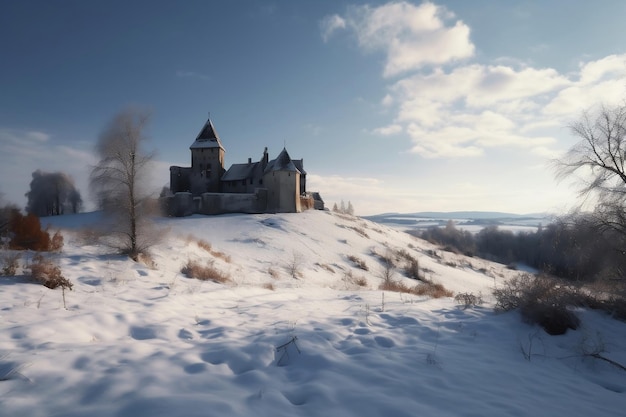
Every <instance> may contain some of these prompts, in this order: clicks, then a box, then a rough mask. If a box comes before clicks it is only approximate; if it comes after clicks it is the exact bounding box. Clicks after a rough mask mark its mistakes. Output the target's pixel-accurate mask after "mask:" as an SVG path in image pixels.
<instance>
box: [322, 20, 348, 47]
mask: <svg viewBox="0 0 626 417" xmlns="http://www.w3.org/2000/svg"><path fill="white" fill-rule="evenodd" d="M345 28H346V21H345V20H344V19H343V18H342V17H341V16H339V15H336V14H335V15H332V16H326V17H325V18H324V19H322V21H321V22H320V30H321V31H322V39H323V40H324V42H328V40H329V39H330V37H331V36H332V35H333V33H335V32H336V31H337V30H341V29H345Z"/></svg>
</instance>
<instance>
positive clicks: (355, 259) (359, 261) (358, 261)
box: [347, 255, 369, 271]
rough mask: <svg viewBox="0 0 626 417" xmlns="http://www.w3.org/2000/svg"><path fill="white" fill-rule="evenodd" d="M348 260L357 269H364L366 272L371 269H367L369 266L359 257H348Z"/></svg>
mask: <svg viewBox="0 0 626 417" xmlns="http://www.w3.org/2000/svg"><path fill="white" fill-rule="evenodd" d="M347 258H348V260H349V261H350V262H352V263H353V264H354V265H355V266H356V267H357V268H359V269H362V270H364V271H369V268H368V267H367V264H366V263H365V261H364V260H363V259H361V258H359V257H357V256H354V255H348V256H347Z"/></svg>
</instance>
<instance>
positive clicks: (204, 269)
mask: <svg viewBox="0 0 626 417" xmlns="http://www.w3.org/2000/svg"><path fill="white" fill-rule="evenodd" d="M180 272H181V273H182V274H184V275H185V276H187V277H189V278H196V279H199V280H201V281H214V282H221V283H224V282H228V281H230V277H229V276H228V274H225V273H224V272H221V271H220V270H218V269H216V268H215V267H214V266H213V264H212V263H210V264H208V265H201V264H200V263H198V262H196V261H187V263H186V264H185V265H184V266H183V267H182V269H181V270H180Z"/></svg>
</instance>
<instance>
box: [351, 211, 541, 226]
mask: <svg viewBox="0 0 626 417" xmlns="http://www.w3.org/2000/svg"><path fill="white" fill-rule="evenodd" d="M363 218H365V219H367V220H371V221H374V222H377V223H382V224H387V225H395V226H400V227H402V228H408V229H423V228H426V227H430V226H442V225H445V224H446V223H447V221H448V220H454V221H455V222H456V223H457V224H458V225H459V226H462V227H470V226H471V227H472V228H477V227H478V228H480V227H485V226H489V225H498V226H502V227H508V228H512V229H517V228H520V227H521V228H534V227H537V225H539V224H544V225H545V224H547V223H550V222H551V221H552V216H550V215H549V214H547V213H532V214H515V213H503V212H497V211H449V212H439V211H422V212H417V213H383V214H376V215H372V216H363Z"/></svg>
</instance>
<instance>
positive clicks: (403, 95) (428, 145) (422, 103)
mask: <svg viewBox="0 0 626 417" xmlns="http://www.w3.org/2000/svg"><path fill="white" fill-rule="evenodd" d="M455 19H456V18H455V16H454V15H453V14H452V13H451V12H449V11H448V10H447V9H446V8H444V7H441V6H437V5H435V4H433V3H430V2H425V3H422V4H420V5H413V4H411V3H408V2H390V3H387V4H383V5H381V6H377V7H373V6H368V5H365V6H352V7H348V9H347V11H346V13H345V14H344V15H342V16H338V15H334V16H330V17H327V18H326V19H325V20H324V21H323V25H322V29H323V31H322V35H323V37H324V39H325V40H327V39H328V36H330V34H332V33H334V32H335V31H337V30H339V29H345V30H347V31H349V32H351V33H353V34H354V35H355V36H356V38H357V40H358V45H359V47H360V48H362V49H363V50H364V51H367V52H383V53H385V54H386V59H385V61H384V64H383V74H382V75H383V78H387V77H392V76H394V77H398V76H400V78H399V79H397V80H396V81H395V82H393V83H392V84H390V85H389V87H388V92H387V93H386V94H385V95H384V97H383V98H382V99H381V100H380V105H381V106H382V107H383V109H384V111H385V112H386V113H389V112H392V114H393V112H395V116H394V117H393V119H392V120H390V121H389V122H388V123H387V124H386V125H385V126H381V127H378V128H376V129H372V130H371V132H372V133H376V134H380V135H387V136H388V135H395V134H401V133H402V132H406V134H407V135H408V136H409V138H410V139H411V140H412V147H411V149H410V150H411V152H413V153H416V154H419V155H421V156H423V157H426V158H444V157H454V158H463V157H476V156H481V155H484V154H485V150H486V149H489V148H497V147H499V148H514V149H519V150H522V151H524V152H526V153H527V154H529V155H536V156H542V157H545V156H555V155H558V154H559V153H560V152H561V151H562V149H561V148H563V146H560V145H559V143H558V140H557V138H556V137H555V136H554V135H555V133H559V132H558V129H556V128H557V127H560V126H564V125H567V123H568V122H569V121H570V120H572V119H574V118H576V117H577V116H578V115H579V113H580V111H581V110H582V109H584V108H587V107H589V106H591V105H593V104H596V103H598V102H600V103H605V104H608V105H611V104H615V103H617V102H620V101H622V100H623V99H624V97H625V96H626V82H625V81H626V54H623V55H610V56H607V57H604V58H602V59H597V60H589V61H587V62H582V63H580V64H579V68H578V71H576V72H573V73H561V72H559V71H557V70H556V69H554V68H535V67H533V66H531V65H528V64H526V63H524V62H522V61H520V60H518V59H516V58H514V57H509V56H507V57H501V58H498V59H495V60H493V61H492V62H491V63H463V61H462V60H464V59H467V58H470V57H472V56H473V55H474V45H473V44H472V42H471V40H470V28H469V27H468V26H467V25H466V24H465V23H463V22H462V21H461V20H455ZM444 64H445V66H444Z"/></svg>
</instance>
